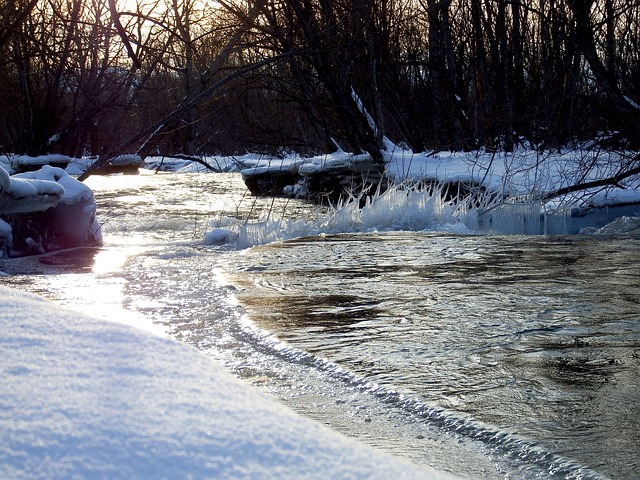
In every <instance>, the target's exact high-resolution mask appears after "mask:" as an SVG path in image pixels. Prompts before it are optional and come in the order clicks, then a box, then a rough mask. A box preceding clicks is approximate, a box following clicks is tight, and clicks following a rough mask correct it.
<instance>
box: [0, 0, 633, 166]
mask: <svg viewBox="0 0 640 480" xmlns="http://www.w3.org/2000/svg"><path fill="white" fill-rule="evenodd" d="M638 104H640V0H532V1H530V2H529V1H528V2H521V1H518V0H366V1H365V0H242V1H241V0H222V1H220V2H210V1H207V2H205V1H201V0H138V1H137V2H131V1H129V2H127V3H123V2H122V0H31V1H27V2H25V1H18V0H5V1H4V2H3V3H2V5H1V6H0V150H1V151H4V152H17V153H30V154H39V153H46V152H61V153H66V154H70V155H81V154H92V155H98V154H101V155H109V154H113V153H121V152H118V151H117V150H118V149H125V150H127V151H137V150H139V149H141V152H142V153H149V152H158V151H159V152H165V153H184V154H201V153H218V152H225V153H235V152H242V151H245V150H247V149H250V150H259V151H264V152H270V153H274V152H277V151H278V149H279V148H290V149H294V150H297V151H300V152H302V153H306V152H319V151H326V150H327V149H330V148H334V146H335V144H336V143H337V144H339V145H341V146H343V147H345V148H349V149H352V150H361V151H366V152H369V153H370V154H371V155H372V157H373V158H374V159H376V160H379V159H380V158H381V156H380V151H381V149H382V148H383V145H384V143H383V137H384V136H387V137H389V138H390V139H391V140H393V141H395V142H403V143H405V144H407V145H408V146H410V147H411V148H413V149H414V150H416V151H422V150H431V149H433V150H442V149H456V150H457V149H476V148H481V147H483V148H487V149H492V150H511V149H512V148H514V146H516V145H518V144H520V143H526V144H527V145H531V146H535V147H536V148H557V147H559V146H562V145H565V144H567V143H570V142H574V141H581V140H585V139H594V138H596V137H598V138H606V139H607V141H608V142H609V143H608V146H609V147H632V148H640V108H639V107H638Z"/></svg>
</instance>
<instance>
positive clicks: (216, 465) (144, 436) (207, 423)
mask: <svg viewBox="0 0 640 480" xmlns="http://www.w3.org/2000/svg"><path fill="white" fill-rule="evenodd" d="M0 298H1V299H2V301H1V302H0V332H2V333H0V336H1V337H2V340H1V341H2V345H3V362H2V378H1V379H0V381H2V386H3V387H2V388H3V392H4V394H3V395H1V396H0V477H1V478H20V479H49V478H71V477H74V478H98V477H100V478H133V479H136V478H231V479H261V478H264V479H267V478H269V479H272V478H281V479H305V478H333V479H343V478H344V479H346V478H368V479H388V478H407V479H418V478H431V479H440V478H450V477H449V476H447V475H445V474H442V473H439V472H436V471H434V470H431V469H427V468H420V467H417V466H414V465H412V464H409V463H407V462H404V461H402V460H400V459H397V458H394V457H391V456H388V455H386V454H382V453H380V452H377V451H375V450H373V449H370V448H368V447H365V446H363V445H360V444H358V443H356V442H355V441H352V440H350V439H347V438H346V437H344V436H342V435H340V434H337V433H335V432H333V431H331V430H329V429H328V428H326V427H324V426H323V425H320V424H318V423H315V422H313V421H311V420H308V419H305V418H302V417H299V416H297V415H296V414H294V413H293V412H292V411H290V410H289V409H287V408H286V407H284V406H282V405H280V404H278V403H276V402H275V401H273V400H271V399H269V398H268V397H266V396H265V395H264V394H262V393H260V392H258V391H257V390H255V389H253V387H250V386H248V385H245V384H243V383H242V382H241V381H240V380H237V379H235V378H233V377H232V376H231V375H230V374H229V373H227V372H226V371H225V370H223V369H222V367H220V366H218V365H217V364H216V363H214V362H213V360H211V359H210V358H208V357H206V356H204V355H203V354H201V353H200V352H198V351H196V350H195V349H194V348H192V347H189V346H187V345H184V344H180V343H178V342H177V341H174V340H172V339H168V338H164V337H159V336H155V335H153V334H151V333H149V332H144V331H142V330H137V329H135V328H133V327H129V326H126V325H123V324H120V323H116V322H109V321H103V320H98V319H94V318H91V317H87V316H83V315H80V314H77V313H72V312H70V311H67V310H64V309H62V308H60V307H57V306H55V305H53V304H51V303H49V302H47V301H44V300H43V299H41V298H39V297H35V296H29V295H26V294H23V293H19V292H16V291H12V290H9V289H5V288H3V287H0Z"/></svg>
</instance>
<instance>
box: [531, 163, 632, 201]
mask: <svg viewBox="0 0 640 480" xmlns="http://www.w3.org/2000/svg"><path fill="white" fill-rule="evenodd" d="M633 161H634V162H640V154H638V155H636V156H635V157H634V159H633ZM639 174H640V166H637V167H635V168H632V169H630V170H626V171H624V172H619V173H618V174H616V175H614V176H613V177H608V178H602V179H600V180H594V181H592V182H584V183H577V184H575V185H569V186H568V187H562V188H559V189H557V190H554V191H552V192H549V193H547V194H546V195H545V196H544V197H542V200H543V201H546V200H550V199H552V198H555V197H559V196H561V195H566V194H567V193H573V192H579V191H581V190H587V189H589V188H598V187H606V186H609V185H618V184H619V183H620V182H621V181H622V180H624V179H625V178H629V177H632V176H634V175H639Z"/></svg>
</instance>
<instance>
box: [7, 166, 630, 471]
mask: <svg viewBox="0 0 640 480" xmlns="http://www.w3.org/2000/svg"><path fill="white" fill-rule="evenodd" d="M87 183H88V185H89V186H90V187H91V188H92V189H93V190H94V193H95V195H96V200H97V203H98V217H99V220H100V221H101V222H102V223H103V234H104V237H105V245H104V247H102V248H99V249H76V250H72V251H67V252H59V253H56V254H48V255H43V256H40V257H29V258H24V259H12V260H0V270H2V271H5V272H7V273H10V274H12V275H10V276H8V277H2V279H1V280H0V281H2V283H3V284H5V285H9V286H13V287H15V288H19V289H23V290H26V291H30V292H36V293H39V294H41V295H44V296H46V297H48V298H51V299H53V300H55V301H57V302H59V303H61V304H63V305H66V306H68V307H70V308H74V309H77V310H80V311H84V312H88V313H90V314H93V315H97V316H101V317H105V318H110V319H115V320H118V321H122V322H126V323H129V324H133V325H136V326H138V327H140V328H146V329H150V330H155V331H161V332H163V333H164V334H168V335H170V336H173V337H175V338H177V339H179V340H181V341H183V342H186V343H189V344H191V345H194V346H195V347H197V348H198V349H200V350H201V351H202V352H203V353H205V354H207V355H210V356H212V357H213V358H215V359H216V360H217V361H218V362H220V363H222V364H223V365H225V366H226V367H227V368H228V369H229V370H230V371H231V372H233V373H234V374H235V375H237V376H238V377H240V378H242V379H244V380H246V381H247V382H249V383H251V384H253V385H255V386H256V387H258V388H260V389H261V390H263V391H265V392H267V393H268V394H270V395H272V396H273V397H275V398H277V399H278V400H280V401H281V402H282V403H284V404H286V405H288V406H290V407H291V408H293V409H294V410H296V411H298V412H299V413H301V414H303V415H305V416H309V417H311V418H314V419H316V420H318V421H320V422H322V423H325V424H327V425H329V426H330V427H331V428H333V429H335V430H338V431H340V432H343V433H345V434H346V435H349V436H353V437H355V438H357V439H359V440H360V441H362V442H364V443H367V444H370V445H373V446H374V447H376V448H380V449H383V450H386V451H388V452H391V453H393V454H395V455H398V456H403V457H405V458H408V459H410V460H411V461H413V462H415V463H418V464H424V465H430V466H434V467H436V468H439V469H443V470H446V471H449V472H452V473H454V474H457V475H460V476H461V477H464V478H616V479H631V478H637V475H638V469H639V467H640V461H639V460H638V455H637V452H638V451H640V425H639V419H640V386H639V385H638V379H639V378H640V268H639V267H638V265H639V264H640V239H637V238H636V239H634V238H596V237H586V236H518V235H509V236H499V235H492V236H490V235H473V234H461V233H459V232H453V231H452V230H447V228H446V227H445V228H443V227H439V231H421V232H406V231H400V232H398V231H391V232H375V231H372V232H369V233H357V234H355V233H343V234H335V235H320V236H314V237H307V238H300V239H295V240H289V241H286V242H276V243H271V244H267V245H263V246H259V247H254V248H251V249H238V248H235V247H234V246H233V245H219V246H211V245H205V244H204V243H203V241H202V239H203V238H204V235H205V233H206V232H207V231H208V230H210V229H211V228H212V227H215V226H217V225H226V224H227V223H228V222H229V220H228V218H238V219H242V220H243V221H244V220H246V221H251V220H253V219H256V218H257V217H258V215H259V214H260V213H264V212H266V211H268V212H271V214H272V215H284V216H288V217H300V216H304V215H308V214H310V213H309V212H311V213H313V212H314V211H315V210H316V207H313V206H311V205H308V204H305V203H304V202H301V201H294V200H273V199H266V198H265V199H256V198H254V197H249V196H248V195H247V193H246V189H245V188H244V185H243V184H242V180H241V178H240V177H239V176H238V175H236V174H183V175H178V174H168V173H159V174H150V173H144V174H142V175H139V176H121V177H117V176H116V177H91V178H90V179H89V180H88V182H87Z"/></svg>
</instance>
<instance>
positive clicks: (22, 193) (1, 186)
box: [0, 167, 64, 199]
mask: <svg viewBox="0 0 640 480" xmlns="http://www.w3.org/2000/svg"><path fill="white" fill-rule="evenodd" d="M48 168H53V167H48ZM58 170H60V169H58ZM60 171H61V172H64V170H60ZM0 192H4V193H6V194H9V195H11V196H13V197H14V198H25V199H26V198H29V197H35V196H37V195H54V196H59V197H62V195H63V194H64V187H63V186H62V185H60V184H59V183H57V182H56V181H55V180H53V179H51V178H37V179H36V177H34V176H21V175H13V176H9V173H8V172H7V171H6V170H5V169H4V168H2V167H0Z"/></svg>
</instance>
